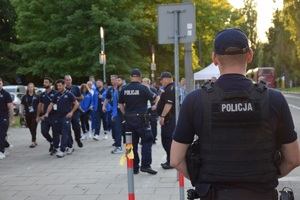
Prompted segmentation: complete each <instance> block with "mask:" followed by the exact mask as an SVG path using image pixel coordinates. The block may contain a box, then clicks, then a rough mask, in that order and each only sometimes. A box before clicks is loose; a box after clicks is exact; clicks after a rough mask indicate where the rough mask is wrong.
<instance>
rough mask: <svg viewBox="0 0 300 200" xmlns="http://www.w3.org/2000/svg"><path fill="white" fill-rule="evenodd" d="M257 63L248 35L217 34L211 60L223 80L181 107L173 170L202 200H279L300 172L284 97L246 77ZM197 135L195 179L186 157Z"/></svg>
mask: <svg viewBox="0 0 300 200" xmlns="http://www.w3.org/2000/svg"><path fill="white" fill-rule="evenodd" d="M252 57H253V51H252V50H251V48H250V47H249V44H248V39H247V36H246V35H245V33H244V32H242V31H241V30H239V29H235V28H229V29H225V30H222V31H220V32H219V33H217V35H216V37H215V42H214V52H213V54H212V59H213V63H214V64H215V65H216V66H218V68H219V70H220V75H221V76H220V77H219V78H218V80H217V81H216V82H215V83H213V82H212V83H207V84H205V85H204V86H203V88H202V89H197V90H194V91H192V92H191V93H189V94H188V95H187V96H186V98H185V100H184V101H183V104H182V105H181V110H180V113H179V118H178V121H180V123H178V124H177V126H176V129H175V131H174V136H173V142H172V147H171V166H173V167H175V168H176V169H177V170H178V171H179V172H180V173H181V174H183V175H184V176H185V177H186V178H188V179H191V180H194V185H195V187H196V192H197V194H198V195H199V196H200V198H201V200H225V199H243V200H253V199H255V200H278V197H277V196H278V194H277V191H276V189H275V188H276V187H277V185H278V178H281V177H283V176H286V175H287V174H288V173H289V172H290V171H292V170H293V169H294V168H295V167H297V166H299V165H300V152H299V144H298V141H297V133H296V132H295V127H294V124H293V119H292V116H291V112H290V110H289V106H288V104H287V102H286V100H285V98H284V96H283V95H282V93H281V92H280V91H277V90H275V89H269V88H266V86H265V83H259V84H253V82H252V81H251V80H250V79H248V78H247V77H245V74H246V69H247V64H248V63H250V62H251V60H252ZM195 135H197V136H198V138H199V139H198V140H197V143H198V144H197V143H196V145H197V146H196V147H197V148H193V149H199V150H198V151H197V154H196V155H197V156H193V159H194V160H195V159H197V162H195V163H200V164H199V165H198V167H196V168H195V169H194V170H192V171H191V169H192V167H188V168H187V164H190V162H186V152H187V151H188V148H189V146H190V144H191V143H192V142H193V141H194V137H195ZM188 166H190V165H188ZM188 171H189V172H190V173H189V172H188Z"/></svg>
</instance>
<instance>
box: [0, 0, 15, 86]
mask: <svg viewBox="0 0 300 200" xmlns="http://www.w3.org/2000/svg"><path fill="white" fill-rule="evenodd" d="M15 20H16V13H15V10H14V8H13V7H12V6H11V4H10V2H9V0H0V68H1V72H0V77H2V78H4V80H7V81H10V80H13V79H14V76H15V72H16V69H17V67H18V64H17V60H18V55H17V54H16V53H15V52H14V51H13V50H12V48H11V46H12V44H13V43H16V42H17V39H16V37H15V32H14V29H13V28H14V25H15Z"/></svg>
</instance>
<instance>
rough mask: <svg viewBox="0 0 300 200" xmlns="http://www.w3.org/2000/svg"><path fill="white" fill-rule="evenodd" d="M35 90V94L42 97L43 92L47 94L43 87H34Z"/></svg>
mask: <svg viewBox="0 0 300 200" xmlns="http://www.w3.org/2000/svg"><path fill="white" fill-rule="evenodd" d="M34 88H35V93H36V94H38V95H40V94H41V93H42V92H45V91H46V89H45V88H43V87H34Z"/></svg>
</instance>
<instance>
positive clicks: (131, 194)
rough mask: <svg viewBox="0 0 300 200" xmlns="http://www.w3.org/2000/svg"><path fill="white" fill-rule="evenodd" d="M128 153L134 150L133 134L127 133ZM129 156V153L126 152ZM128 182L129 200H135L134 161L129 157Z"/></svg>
mask: <svg viewBox="0 0 300 200" xmlns="http://www.w3.org/2000/svg"><path fill="white" fill-rule="evenodd" d="M125 135H126V151H133V149H132V148H128V147H131V146H132V132H126V133H125ZM126 154H128V152H126ZM126 159H127V180H128V200H134V199H135V196H134V180H133V159H130V158H128V156H127V158H126Z"/></svg>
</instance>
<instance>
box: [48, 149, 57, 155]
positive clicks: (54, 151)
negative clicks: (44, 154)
mask: <svg viewBox="0 0 300 200" xmlns="http://www.w3.org/2000/svg"><path fill="white" fill-rule="evenodd" d="M56 153H57V150H56V149H55V148H53V149H52V151H51V152H50V156H53V155H55V154H56Z"/></svg>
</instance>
